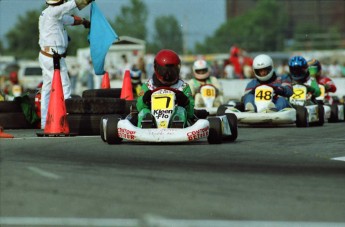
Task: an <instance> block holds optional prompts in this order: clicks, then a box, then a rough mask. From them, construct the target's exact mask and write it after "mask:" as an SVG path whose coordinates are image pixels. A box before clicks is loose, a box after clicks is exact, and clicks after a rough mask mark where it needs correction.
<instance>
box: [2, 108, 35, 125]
mask: <svg viewBox="0 0 345 227" xmlns="http://www.w3.org/2000/svg"><path fill="white" fill-rule="evenodd" d="M0 126H1V127H3V128H4V129H34V128H36V127H35V125H32V124H30V123H29V122H28V121H27V120H26V118H25V115H24V113H19V112H17V113H0Z"/></svg>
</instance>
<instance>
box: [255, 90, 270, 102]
mask: <svg viewBox="0 0 345 227" xmlns="http://www.w3.org/2000/svg"><path fill="white" fill-rule="evenodd" d="M271 97H272V91H270V90H259V91H258V92H256V93H255V98H256V99H257V100H271Z"/></svg>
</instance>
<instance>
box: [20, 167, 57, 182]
mask: <svg viewBox="0 0 345 227" xmlns="http://www.w3.org/2000/svg"><path fill="white" fill-rule="evenodd" d="M27 168H28V169H29V170H31V171H32V172H34V173H37V174H38V175H41V176H43V177H48V178H52V179H60V178H61V176H59V175H57V174H54V173H51V172H48V171H45V170H42V169H39V168H36V167H33V166H28V167H27Z"/></svg>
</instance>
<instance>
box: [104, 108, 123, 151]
mask: <svg viewBox="0 0 345 227" xmlns="http://www.w3.org/2000/svg"><path fill="white" fill-rule="evenodd" d="M120 120H121V116H120V115H113V116H109V117H108V120H107V123H106V127H105V130H106V131H105V140H106V141H107V143H108V144H120V143H121V142H122V138H120V137H119V134H118V132H117V124H118V123H119V121H120Z"/></svg>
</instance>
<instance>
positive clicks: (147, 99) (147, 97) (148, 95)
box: [143, 90, 152, 106]
mask: <svg viewBox="0 0 345 227" xmlns="http://www.w3.org/2000/svg"><path fill="white" fill-rule="evenodd" d="M151 95H152V91H151V90H147V91H146V92H145V93H144V95H143V102H144V103H145V104H146V105H148V106H149V105H151Z"/></svg>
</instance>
